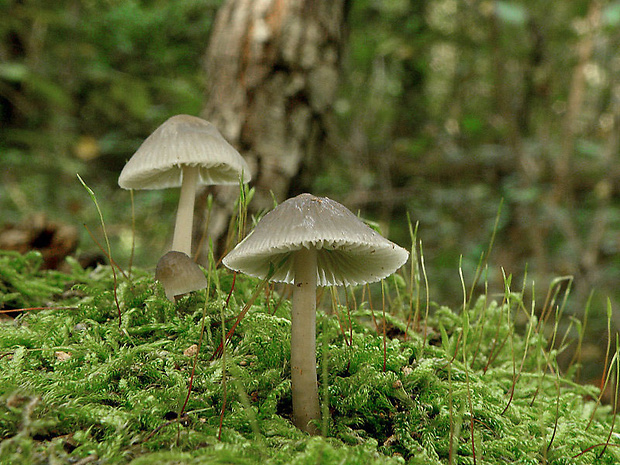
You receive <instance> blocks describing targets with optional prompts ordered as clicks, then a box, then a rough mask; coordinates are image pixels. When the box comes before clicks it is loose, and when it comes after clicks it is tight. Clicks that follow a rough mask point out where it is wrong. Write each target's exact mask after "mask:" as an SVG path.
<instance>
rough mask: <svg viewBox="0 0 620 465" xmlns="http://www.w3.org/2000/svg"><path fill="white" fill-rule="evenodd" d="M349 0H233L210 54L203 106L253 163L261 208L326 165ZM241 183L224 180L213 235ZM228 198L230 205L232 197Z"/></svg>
mask: <svg viewBox="0 0 620 465" xmlns="http://www.w3.org/2000/svg"><path fill="white" fill-rule="evenodd" d="M347 7H348V1H346V0H290V1H285V2H282V1H277V0H269V1H263V2H255V1H252V0H227V1H225V2H224V3H223V4H222V6H221V7H220V9H219V11H218V14H217V17H216V19H215V23H214V26H213V30H212V33H211V40H210V43H209V48H208V51H207V56H206V71H207V83H208V97H207V103H206V107H205V109H204V111H203V115H204V116H205V118H206V119H208V120H209V121H211V122H213V123H214V124H215V125H216V126H217V127H218V128H220V131H221V132H222V133H223V135H224V137H226V139H227V140H228V141H230V142H231V143H232V144H233V145H234V146H236V147H238V148H239V149H240V150H241V151H242V154H243V155H244V157H245V158H246V159H247V160H248V162H249V163H250V165H251V167H252V172H253V175H254V179H253V180H252V184H253V186H254V187H255V189H256V195H255V198H254V200H253V202H252V204H251V206H252V208H253V209H254V211H257V210H259V209H267V208H270V207H272V206H273V198H272V195H273V197H275V199H276V200H277V201H278V202H281V201H283V200H285V199H286V198H287V197H289V196H291V195H295V194H298V193H301V192H303V191H306V190H308V189H309V188H310V186H311V182H312V179H313V178H314V177H315V175H316V173H317V172H319V171H320V169H321V166H322V165H323V164H322V162H321V157H322V156H323V153H324V145H325V137H326V134H327V133H328V132H329V126H330V125H331V124H332V123H331V122H330V119H329V117H330V113H331V110H332V104H333V102H334V100H335V96H336V92H337V90H338V75H339V70H340V57H341V50H342V47H343V44H344V41H345V40H346V37H347V36H346V32H345V31H346V27H345V21H346V13H347ZM236 195H237V191H234V190H231V189H227V190H224V189H219V193H218V195H217V196H216V199H217V200H218V203H219V204H220V205H221V206H222V208H219V209H218V210H216V211H215V212H214V214H212V215H211V219H210V236H211V237H212V238H214V239H216V238H218V237H220V236H221V235H222V233H224V232H225V231H226V228H227V226H228V217H229V215H230V205H231V204H232V203H233V199H234V197H235V196H236ZM225 205H226V206H228V207H224V206H225Z"/></svg>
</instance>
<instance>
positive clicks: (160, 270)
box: [155, 250, 207, 302]
mask: <svg viewBox="0 0 620 465" xmlns="http://www.w3.org/2000/svg"><path fill="white" fill-rule="evenodd" d="M155 280H157V281H159V282H160V283H161V284H162V286H164V290H165V291H166V297H167V298H168V300H170V301H171V302H174V298H175V296H177V295H181V294H186V293H188V292H192V291H197V290H198V289H204V288H205V287H207V278H205V275H204V273H203V272H202V270H201V269H200V267H199V266H198V265H196V262H194V261H193V260H192V259H191V258H190V257H189V256H188V255H187V254H185V253H183V252H177V251H176V250H171V251H170V252H168V253H167V254H165V255H164V256H163V257H161V258H160V259H159V261H158V262H157V267H156V268H155Z"/></svg>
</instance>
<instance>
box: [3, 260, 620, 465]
mask: <svg viewBox="0 0 620 465" xmlns="http://www.w3.org/2000/svg"><path fill="white" fill-rule="evenodd" d="M39 262H40V258H39V257H38V256H37V254H33V253H31V254H28V255H25V256H19V255H17V254H11V253H2V254H0V275H1V276H3V281H2V282H3V283H4V284H3V285H4V286H5V289H8V291H7V293H6V294H5V293H4V289H3V295H9V296H10V295H15V294H19V296H20V299H21V300H15V301H14V303H18V302H19V303H27V304H31V303H34V302H38V301H40V300H41V299H43V300H46V301H48V300H53V302H54V304H53V307H56V308H50V309H47V310H40V311H24V312H23V313H22V314H21V315H19V316H17V317H16V318H15V319H13V320H7V321H5V322H3V323H2V331H0V386H1V388H0V438H1V441H0V461H2V463H7V464H18V463H33V464H34V463H46V462H48V461H55V462H56V463H69V462H74V461H77V460H80V459H84V458H86V457H93V458H95V457H96V459H95V460H98V461H101V462H105V463H119V464H120V463H132V464H145V463H154V462H161V463H166V464H168V463H169V464H172V463H180V462H182V463H188V464H190V463H205V462H209V463H230V462H234V463H258V462H264V463H273V464H276V463H295V464H297V463H299V464H304V463H343V460H344V461H345V463H352V464H356V463H359V464H367V463H370V464H375V463H376V464H379V463H381V464H383V463H394V464H396V463H411V464H417V463H420V464H421V463H424V464H442V463H443V464H448V463H473V454H474V450H475V454H476V459H477V461H478V462H479V463H506V462H512V463H542V462H544V461H546V463H549V464H563V463H574V464H590V463H616V462H617V461H618V460H620V453H619V452H618V451H617V449H615V448H614V447H611V446H609V447H607V448H606V449H605V451H604V453H603V455H602V456H601V457H600V458H599V454H601V453H602V452H603V445H604V444H605V442H606V441H607V435H608V434H609V431H610V428H611V427H612V426H611V422H612V417H613V416H612V414H611V411H610V408H609V407H604V406H599V407H598V408H595V402H594V401H593V400H592V399H594V398H596V397H597V395H598V392H597V389H595V388H593V387H588V386H580V385H578V384H575V383H574V382H572V381H571V379H570V377H568V376H565V375H562V376H560V375H558V374H557V373H556V372H555V367H557V362H556V361H555V358H556V356H557V354H558V351H557V350H555V349H554V348H553V347H549V341H550V339H549V338H548V336H549V335H546V333H545V332H544V331H542V332H539V331H538V330H537V329H535V328H537V324H536V323H537V321H531V322H529V324H530V326H529V328H530V330H528V331H525V332H523V334H521V331H517V330H516V329H515V327H514V323H513V321H514V319H515V315H516V314H518V313H519V312H520V311H521V310H522V308H523V303H522V300H521V297H520V296H519V295H511V294H507V295H506V296H505V299H504V302H503V303H500V302H496V301H492V300H489V299H487V297H486V296H482V297H480V298H479V299H478V300H477V301H476V302H475V304H473V305H471V308H469V309H468V310H465V313H463V312H461V313H455V312H453V311H451V310H450V309H448V308H447V307H442V308H439V309H437V310H436V311H435V312H433V314H432V315H431V317H430V318H429V320H428V321H427V322H426V324H427V327H428V328H427V329H428V331H427V332H426V336H425V335H424V334H425V333H424V332H421V331H420V332H418V331H413V330H408V331H407V335H408V336H407V337H404V334H405V332H403V331H404V330H405V329H406V328H407V325H396V324H395V322H396V321H397V320H398V319H399V318H401V317H397V316H391V318H390V319H389V320H388V321H390V322H391V323H390V324H391V325H393V327H394V328H395V329H394V331H395V332H394V336H393V337H391V338H388V339H386V340H384V339H383V337H382V335H381V334H377V332H376V331H375V329H374V326H372V325H367V324H366V323H364V322H368V321H369V320H368V317H369V313H375V315H374V316H375V318H377V319H379V320H380V319H381V312H378V311H375V312H372V311H370V310H364V308H365V307H366V303H362V304H361V305H360V307H359V310H356V311H355V312H353V315H352V317H353V320H352V323H353V329H352V332H349V330H346V331H342V330H341V328H340V324H339V322H338V319H337V318H335V317H334V316H332V315H328V314H325V313H323V312H320V313H319V318H318V319H319V322H318V326H317V327H318V328H319V329H320V333H319V336H318V338H317V340H318V342H319V347H318V351H319V356H318V357H317V359H318V360H319V363H321V364H323V363H324V364H326V368H327V377H326V378H325V379H324V380H323V381H321V382H322V383H324V382H325V380H326V382H327V386H323V387H327V390H324V389H323V387H322V388H321V389H320V392H321V394H322V396H323V398H322V402H324V403H325V402H326V403H327V407H328V408H327V409H326V410H325V411H326V412H328V414H329V418H327V420H328V430H327V433H328V435H327V437H308V436H306V435H305V434H304V433H301V432H300V431H299V430H297V429H296V428H295V427H294V426H293V425H292V422H291V421H290V416H291V392H290V381H289V379H290V367H289V357H290V321H289V318H290V305H289V303H288V302H287V301H283V302H281V301H280V298H279V297H278V296H277V295H275V294H273V293H270V294H269V295H267V294H265V293H264V292H260V293H259V297H258V298H257V300H256V301H255V303H254V304H253V306H252V308H251V309H250V311H249V312H248V313H247V315H246V317H245V318H244V319H243V320H241V322H240V324H239V326H238V327H237V329H236V331H235V333H234V334H233V335H232V337H231V338H230V340H229V342H228V344H227V346H226V358H225V359H220V358H212V354H213V353H214V352H215V350H216V348H217V346H218V344H219V343H220V341H221V340H222V334H221V331H222V321H221V318H222V317H223V318H224V321H223V323H224V328H225V330H226V331H228V329H230V328H231V326H232V325H233V323H234V321H235V319H236V316H237V315H238V314H239V313H240V311H241V310H242V308H243V306H244V303H245V301H246V300H247V299H248V298H249V296H251V295H252V294H253V293H254V292H255V290H256V286H257V285H258V283H259V281H258V280H255V279H250V278H246V277H243V276H237V277H236V280H235V282H236V285H235V289H234V290H232V295H231V296H230V299H229V303H228V305H227V304H226V302H227V299H228V297H229V296H228V294H229V292H231V288H230V287H231V285H232V280H231V279H230V275H229V273H228V272H227V271H225V270H223V269H216V270H215V271H213V272H212V273H213V276H212V279H211V282H212V283H214V284H213V285H212V286H211V287H210V288H209V289H208V290H207V291H206V292H205V291H202V292H199V293H196V294H192V295H188V296H185V297H183V298H181V299H180V300H179V301H178V302H177V303H176V304H175V303H171V302H169V301H168V300H167V299H166V298H165V296H164V293H163V290H162V289H161V287H160V285H159V284H157V283H155V282H153V279H152V276H151V275H150V273H147V272H144V271H142V270H139V269H134V271H133V273H132V279H131V281H128V280H125V279H124V278H120V281H119V282H118V289H117V293H118V296H119V301H120V305H121V310H122V313H123V320H122V326H121V327H120V328H119V326H118V321H117V319H116V318H117V314H116V306H115V303H114V297H113V285H114V279H113V276H112V272H111V270H110V268H109V267H107V266H100V267H98V268H96V269H95V270H92V271H88V272H87V271H85V270H82V269H80V268H79V267H78V266H76V265H75V264H74V265H73V266H72V269H71V272H70V273H68V274H61V273H58V272H49V271H47V272H43V271H40V270H38V268H37V266H38V263H39ZM5 276H8V277H9V278H7V279H6V280H4V279H5V278H4V277H5ZM26 279H27V280H28V281H29V282H32V283H33V285H32V286H29V287H23V286H22V287H20V286H21V284H20V283H23V282H25V280H26ZM215 283H219V285H216V284H215ZM395 284H397V285H398V281H397V280H396V281H395ZM67 286H71V287H72V290H71V292H69V293H65V294H62V295H61V294H60V293H59V292H58V289H59V288H62V287H67ZM402 291H403V292H407V291H406V289H404V290H402ZM404 297H405V296H404ZM403 300H404V301H406V300H407V299H406V298H404V299H403ZM278 302H281V303H280V304H279V305H277V303H278ZM393 302H399V301H398V300H394V301H393ZM203 310H206V321H205V322H206V334H205V337H204V339H203V343H202V346H201V349H200V352H199V354H198V364H197V367H196V371H195V375H194V379H193V388H192V392H191V394H190V397H189V403H188V405H187V407H186V409H185V414H184V416H183V417H181V418H179V417H178V415H179V413H180V411H181V406H182V405H183V403H184V401H185V398H186V396H187V390H188V386H189V379H190V374H191V371H192V364H193V358H192V357H193V355H191V350H188V349H190V348H191V347H192V346H194V344H196V343H197V341H198V339H199V336H200V334H199V333H200V327H201V319H202V316H203ZM406 311H407V310H404V309H403V316H404V315H405V313H406ZM393 323H394V324H393ZM396 328H401V329H396ZM551 336H552V335H551ZM552 339H553V338H551V340H552ZM322 354H325V355H326V356H325V357H324V356H322ZM522 359H523V361H524V362H523V363H522V364H521V363H520V361H521V360H522ZM224 363H226V367H225V368H226V369H225V370H224V365H223V364H224ZM384 366H385V369H384ZM551 367H554V369H551ZM321 371H322V367H319V372H321ZM223 373H225V374H226V375H225V376H226V381H227V382H226V383H225V384H224V383H223V379H222V376H223ZM222 408H224V412H223V416H222V417H221V418H220V413H221V412H222ZM591 418H592V419H593V420H592V422H591V424H590V423H589V422H590V419H591ZM220 420H221V421H222V426H221V433H220ZM220 434H221V439H218V437H219V436H220ZM472 435H473V439H474V444H475V446H472V443H471V440H472ZM593 446H594V447H593ZM589 447H593V449H592V450H590V451H586V450H587V449H588V448H589ZM582 452H583V453H582Z"/></svg>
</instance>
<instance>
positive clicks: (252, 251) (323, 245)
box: [223, 194, 409, 286]
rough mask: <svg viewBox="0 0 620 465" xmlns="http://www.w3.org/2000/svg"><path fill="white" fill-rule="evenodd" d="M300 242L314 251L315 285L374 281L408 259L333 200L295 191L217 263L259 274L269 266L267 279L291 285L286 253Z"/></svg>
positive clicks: (290, 262)
mask: <svg viewBox="0 0 620 465" xmlns="http://www.w3.org/2000/svg"><path fill="white" fill-rule="evenodd" d="M302 247H305V248H307V249H310V248H314V249H316V250H317V285H318V286H331V285H336V286H339V285H344V284H349V285H355V284H365V283H371V282H375V281H379V280H380V279H382V278H385V277H387V276H389V275H391V274H392V273H393V272H394V271H396V270H397V269H398V268H400V267H401V266H402V265H403V264H404V263H405V262H406V261H407V259H408V258H409V252H407V251H406V250H405V249H403V248H402V247H400V246H398V245H396V244H394V243H393V242H390V241H389V240H387V239H386V238H384V237H383V236H381V235H380V234H379V233H377V232H376V231H374V230H373V229H371V228H370V227H368V226H367V225H366V224H365V223H363V222H362V221H361V220H360V219H359V218H358V217H357V216H355V215H354V214H353V213H351V212H350V211H349V210H348V209H347V208H346V207H344V206H343V205H341V204H339V203H338V202H335V201H333V200H331V199H328V198H326V197H315V196H314V195H311V194H301V195H298V196H297V197H294V198H292V199H288V200H286V201H285V202H283V203H281V204H280V205H278V206H277V207H276V208H275V209H273V210H272V211H271V212H269V213H267V214H266V215H265V216H264V217H263V218H262V219H261V220H260V221H259V222H258V224H257V225H256V227H255V228H254V230H253V231H252V232H251V233H250V234H249V235H248V236H247V237H246V238H245V239H244V240H243V241H241V242H240V243H239V244H237V246H236V247H235V248H234V249H233V250H232V251H231V252H230V253H229V254H228V255H226V256H225V257H224V259H223V263H224V265H226V266H227V267H228V268H230V269H232V270H235V271H241V272H243V273H245V274H248V275H250V276H255V277H259V278H264V277H265V276H267V275H268V273H269V272H270V270H271V269H273V270H275V273H274V275H273V277H272V278H271V280H272V281H279V282H286V283H290V284H292V283H293V282H294V279H295V277H294V275H293V259H292V256H293V254H294V253H295V252H296V251H298V250H300V249H301V248H302Z"/></svg>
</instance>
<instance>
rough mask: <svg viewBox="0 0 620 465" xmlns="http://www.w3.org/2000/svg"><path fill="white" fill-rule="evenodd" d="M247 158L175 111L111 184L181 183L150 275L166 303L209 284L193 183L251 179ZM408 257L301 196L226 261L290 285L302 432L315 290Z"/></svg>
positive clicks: (309, 406) (350, 281)
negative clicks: (165, 245) (198, 255)
mask: <svg viewBox="0 0 620 465" xmlns="http://www.w3.org/2000/svg"><path fill="white" fill-rule="evenodd" d="M250 177H251V175H250V170H249V167H248V165H247V163H246V162H245V160H244V159H243V158H242V157H241V156H240V155H239V153H238V152H237V151H236V150H235V149H234V148H233V147H232V146H231V145H230V144H228V142H226V140H225V139H224V138H223V137H222V135H221V134H220V133H219V131H218V130H217V129H216V128H215V126H213V125H212V124H211V123H209V122H207V121H205V120H203V119H200V118H197V117H195V116H189V115H177V116H173V117H172V118H170V119H168V120H167V121H166V122H164V123H163V124H162V125H161V126H159V127H158V128H157V129H156V130H155V131H154V132H153V133H152V134H151V135H150V136H149V137H148V138H147V139H146V140H145V141H144V142H143V143H142V145H141V146H140V148H139V149H138V150H137V151H136V153H135V154H134V155H133V157H132V158H131V159H130V160H129V161H128V162H127V164H126V165H125V167H124V169H123V171H122V172H121V175H120V177H119V179H118V183H119V185H120V186H121V187H122V188H125V189H163V188H167V187H179V186H180V187H181V195H180V198H179V207H178V210H177V217H176V223H175V228H174V236H173V240H172V250H171V251H170V252H168V253H167V254H165V255H164V256H163V257H162V258H161V259H160V260H159V262H158V264H157V268H156V272H155V278H156V279H157V280H158V281H159V282H161V283H162V285H163V286H164V289H165V292H166V297H167V298H168V299H169V300H171V301H174V299H175V297H176V296H178V295H181V294H185V293H187V292H191V291H194V290H198V289H202V288H204V287H206V286H207V280H206V278H205V276H204V273H203V272H202V270H201V269H200V268H199V267H198V265H196V263H195V262H194V261H193V260H192V259H191V258H190V255H191V248H192V247H191V238H192V223H193V210H194V199H195V194H196V186H197V185H198V184H236V183H238V182H240V181H241V182H244V183H246V182H248V181H249V180H250ZM408 258H409V252H407V251H406V250H405V249H403V248H402V247H399V246H398V245H396V244H394V243H393V242H390V241H389V240H387V239H385V238H384V237H383V236H381V235H380V234H379V233H377V232H376V231H374V230H373V229H371V228H369V227H368V226H367V225H366V224H365V223H363V222H362V221H361V220H360V219H359V218H358V217H356V216H355V215H354V214H353V213H351V212H350V211H349V210H348V209H347V208H345V207H344V206H343V205H341V204H339V203H338V202H335V201H333V200H331V199H328V198H326V197H316V196H314V195H311V194H301V195H298V196H297V197H294V198H292V199H288V200H286V201H285V202H283V203H282V204H280V205H279V206H277V207H276V208H274V209H273V210H272V211H271V212H269V213H267V214H266V215H265V216H264V217H263V218H262V219H261V220H260V221H259V222H258V223H257V225H256V227H255V228H254V230H253V231H252V232H251V233H250V234H249V235H248V236H247V237H246V238H245V239H244V240H242V241H241V242H240V243H239V244H237V246H236V247H235V248H234V249H233V250H232V251H231V252H230V253H228V255H226V256H225V257H224V259H223V263H224V265H225V266H226V267H228V268H230V269H231V270H235V271H240V272H243V273H246V274H248V275H250V276H255V277H259V278H266V277H269V279H270V280H271V281H276V282H284V283H289V284H292V285H293V306H292V314H291V386H292V397H293V420H294V422H295V425H296V426H297V427H298V428H300V429H302V430H303V431H306V432H308V433H310V434H316V433H317V432H318V429H317V426H316V422H317V421H318V420H319V419H320V408H319V397H318V384H317V376H316V288H317V286H342V285H357V284H366V283H371V282H375V281H379V280H381V279H383V278H385V277H387V276H389V275H390V274H392V273H393V272H394V271H396V270H397V269H398V268H400V267H401V266H402V265H403V264H404V263H405V262H406V261H407V259H408Z"/></svg>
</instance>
